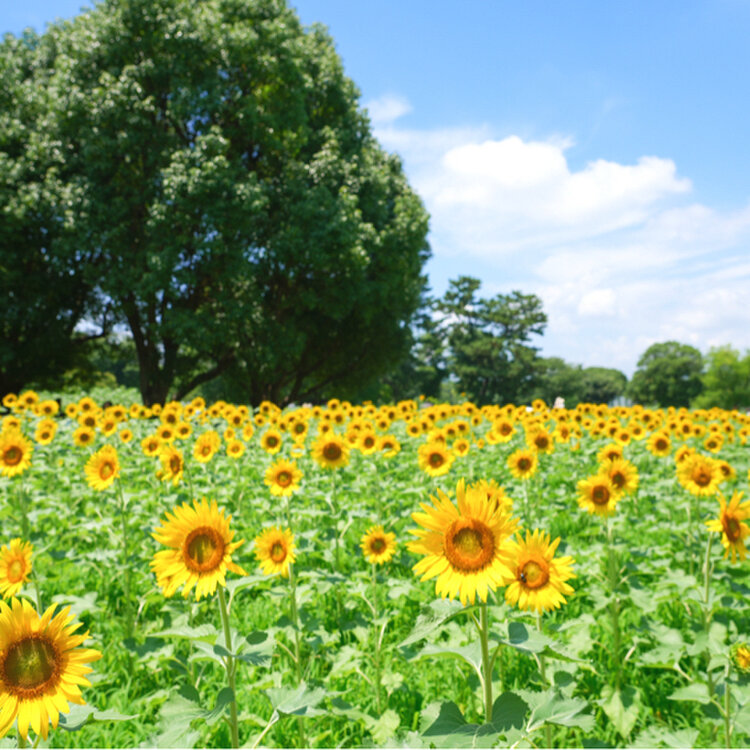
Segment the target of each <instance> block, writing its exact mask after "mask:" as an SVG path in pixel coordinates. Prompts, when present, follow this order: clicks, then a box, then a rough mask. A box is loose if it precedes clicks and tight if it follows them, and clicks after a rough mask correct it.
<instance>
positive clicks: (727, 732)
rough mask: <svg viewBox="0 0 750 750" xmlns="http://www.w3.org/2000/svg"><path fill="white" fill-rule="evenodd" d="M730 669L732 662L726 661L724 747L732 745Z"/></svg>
mask: <svg viewBox="0 0 750 750" xmlns="http://www.w3.org/2000/svg"><path fill="white" fill-rule="evenodd" d="M731 671H732V662H731V661H728V662H727V673H726V676H725V679H724V747H732V722H731V721H730V711H731V708H732V703H731V700H732V699H731V694H730V692H729V675H730V673H731Z"/></svg>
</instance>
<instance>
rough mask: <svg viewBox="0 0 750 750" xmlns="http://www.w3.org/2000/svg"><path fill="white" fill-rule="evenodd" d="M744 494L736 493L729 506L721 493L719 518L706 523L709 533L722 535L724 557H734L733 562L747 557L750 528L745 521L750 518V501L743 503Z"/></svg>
mask: <svg viewBox="0 0 750 750" xmlns="http://www.w3.org/2000/svg"><path fill="white" fill-rule="evenodd" d="M740 500H742V493H741V492H735V493H734V495H732V499H731V500H730V501H729V504H727V501H726V499H725V498H724V495H722V494H721V493H719V517H718V518H717V519H712V520H710V521H706V526H707V527H708V530H709V531H718V532H720V533H721V543H722V545H723V546H724V557H729V555H730V554H731V555H732V562H735V561H736V560H737V556H739V558H740V560H744V559H745V557H746V556H747V551H746V549H745V539H746V538H747V536H748V535H749V534H750V527H748V525H747V524H746V523H744V521H746V520H747V519H748V518H750V500H745V502H744V503H741V502H740Z"/></svg>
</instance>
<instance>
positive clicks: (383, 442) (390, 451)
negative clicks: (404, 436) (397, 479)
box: [378, 435, 401, 458]
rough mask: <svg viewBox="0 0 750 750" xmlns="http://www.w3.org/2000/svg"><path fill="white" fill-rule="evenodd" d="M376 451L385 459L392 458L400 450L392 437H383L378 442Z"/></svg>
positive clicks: (396, 441)
mask: <svg viewBox="0 0 750 750" xmlns="http://www.w3.org/2000/svg"><path fill="white" fill-rule="evenodd" d="M378 450H380V451H382V452H383V456H384V457H385V458H393V457H394V456H395V455H396V454H397V453H399V451H400V450H401V443H399V441H398V440H397V439H396V438H395V437H394V436H393V435H383V436H382V437H381V438H380V441H379V442H378Z"/></svg>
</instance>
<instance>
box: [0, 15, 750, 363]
mask: <svg viewBox="0 0 750 750" xmlns="http://www.w3.org/2000/svg"><path fill="white" fill-rule="evenodd" d="M85 4H86V3H83V2H81V0H28V2H27V3H25V4H24V5H23V6H22V5H21V4H20V3H3V4H2V6H0V31H10V32H13V33H19V32H20V31H21V29H23V28H24V27H25V26H32V27H34V28H35V29H36V30H37V31H41V30H43V28H44V26H45V24H46V23H47V22H50V21H53V20H54V19H55V18H59V17H62V18H69V17H71V16H73V15H75V14H76V13H77V12H78V10H79V8H80V7H82V6H83V5H85ZM291 4H292V5H293V6H294V7H295V8H296V9H297V12H298V13H299V15H300V18H301V19H302V22H303V23H305V24H310V23H313V22H316V21H317V22H320V23H323V24H324V25H326V26H327V27H328V29H329V31H330V33H331V36H332V37H333V39H334V41H335V43H336V47H337V50H338V52H339V54H340V55H341V57H342V58H343V61H344V67H345V70H346V72H347V74H348V75H349V76H350V77H351V78H352V79H353V80H354V81H355V82H356V83H357V85H358V86H359V88H360V90H361V92H362V103H363V105H364V106H365V107H367V109H368V110H369V112H370V116H371V119H372V123H373V128H374V130H375V133H376V135H377V137H378V139H379V140H380V142H381V143H382V144H383V146H384V147H385V148H386V149H388V150H389V151H393V152H396V153H398V154H399V155H400V156H401V157H402V159H403V161H404V167H405V169H406V172H407V175H408V176H409V179H410V182H411V184H412V185H413V186H414V187H415V188H416V190H417V191H418V192H419V193H420V195H421V196H422V198H423V200H424V201H425V204H426V206H427V209H428V210H429V212H430V215H431V224H430V226H431V230H430V238H429V239H430V243H431V245H432V249H433V257H432V259H431V260H430V261H429V264H428V267H427V271H428V274H429V277H430V283H431V286H432V289H433V292H434V293H435V294H441V293H442V292H443V291H444V290H445V288H446V286H447V284H448V280H449V279H451V278H455V277H457V276H458V275H459V274H466V275H472V276H476V277H478V278H480V279H481V280H482V282H483V287H482V293H483V294H485V295H488V296H489V295H493V294H496V293H499V292H508V291H510V290H512V289H521V290H522V291H524V292H533V293H536V294H538V295H539V296H540V297H541V298H542V300H543V303H544V308H545V310H546V312H547V314H548V316H549V324H548V328H547V332H546V333H545V335H544V337H542V338H541V339H539V340H538V341H537V343H538V344H539V345H540V346H541V350H542V353H543V354H544V355H547V356H561V357H563V358H564V359H566V360H568V361H570V362H578V363H581V364H584V365H603V366H611V367H618V368H620V369H622V370H623V371H624V372H626V374H628V375H631V374H632V371H633V369H634V368H635V365H636V362H637V359H638V357H639V355H640V354H641V353H642V352H643V351H644V350H645V349H646V348H647V347H648V346H649V345H650V344H651V343H654V342H657V341H666V340H670V339H675V340H678V341H681V342H684V343H689V344H693V345H694V346H696V347H698V348H699V349H701V350H702V351H704V352H706V351H707V350H708V348H709V347H710V346H716V345H720V344H732V345H734V346H735V347H738V348H741V349H744V348H748V347H750V305H748V304H747V297H748V293H750V177H749V176H750V147H748V132H750V130H749V128H748V123H750V99H749V98H748V96H747V92H748V81H750V52H748V47H750V45H748V44H747V39H748V38H750V3H749V2H747V0H713V1H712V2H708V1H706V2H695V1H693V0H660V2H658V3H654V2H652V1H651V0H648V1H645V0H629V2H627V3H602V2H601V0H597V1H593V0H592V1H586V2H583V1H576V0H571V1H570V2H566V3H553V2H548V1H546V0H545V1H544V2H539V1H538V0H526V1H525V2H523V3H520V2H510V1H503V0H461V1H460V2H459V0H451V1H448V0H406V1H404V0H371V1H370V2H351V0H297V1H296V2H294V1H293V0H292V3H291ZM11 6H13V7H11Z"/></svg>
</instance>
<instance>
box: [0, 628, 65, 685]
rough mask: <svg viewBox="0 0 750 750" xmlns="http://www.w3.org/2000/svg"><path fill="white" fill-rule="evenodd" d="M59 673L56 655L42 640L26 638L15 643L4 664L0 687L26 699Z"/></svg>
mask: <svg viewBox="0 0 750 750" xmlns="http://www.w3.org/2000/svg"><path fill="white" fill-rule="evenodd" d="M58 671H59V663H58V656H57V652H56V651H55V648H54V646H53V645H52V644H51V643H50V642H49V641H48V640H47V639H46V638H44V637H42V636H38V635H30V636H26V637H25V638H24V639H23V640H21V641H18V642H17V643H14V644H13V645H12V646H11V647H10V648H9V649H8V651H7V652H6V654H5V659H4V660H3V683H4V684H5V687H6V689H7V690H8V692H10V693H11V694H14V695H18V696H19V697H25V696H26V695H28V694H29V693H33V692H34V691H35V690H37V688H40V687H41V686H43V685H44V684H45V683H46V682H48V681H49V680H50V679H51V678H52V677H53V676H54V675H55V674H56V673H57V672H58Z"/></svg>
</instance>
